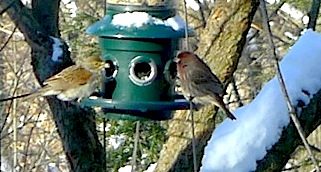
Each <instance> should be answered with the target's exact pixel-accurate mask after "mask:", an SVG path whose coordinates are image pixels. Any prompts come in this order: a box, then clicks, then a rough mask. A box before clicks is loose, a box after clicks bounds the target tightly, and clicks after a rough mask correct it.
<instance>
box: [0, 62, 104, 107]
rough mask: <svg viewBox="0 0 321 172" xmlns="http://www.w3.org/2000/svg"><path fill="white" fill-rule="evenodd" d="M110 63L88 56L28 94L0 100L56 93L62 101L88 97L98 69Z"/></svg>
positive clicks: (92, 89) (93, 85)
mask: <svg viewBox="0 0 321 172" xmlns="http://www.w3.org/2000/svg"><path fill="white" fill-rule="evenodd" d="M109 66H110V65H109V64H108V63H106V62H104V61H102V60H101V59H100V58H98V57H93V58H88V59H85V60H84V61H83V63H82V64H81V66H79V65H72V66H69V67H67V68H66V69H63V70H62V71H61V72H59V73H58V74H56V75H54V76H52V77H50V78H48V79H47V80H45V81H44V82H43V85H44V86H43V87H42V88H40V89H38V90H37V91H35V92H33V93H29V94H24V95H20V96H16V97H10V98H6V99H0V102H3V101H8V100H12V99H15V98H24V100H26V99H30V98H33V97H37V96H52V95H56V96H57V98H58V99H60V100H63V101H71V100H74V99H78V100H80V99H82V98H85V97H89V96H90V95H91V94H92V93H93V92H94V91H95V90H96V88H97V87H98V84H99V79H100V77H99V76H100V73H99V72H100V71H101V70H102V69H103V68H104V67H105V68H108V67H109Z"/></svg>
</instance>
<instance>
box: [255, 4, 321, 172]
mask: <svg viewBox="0 0 321 172" xmlns="http://www.w3.org/2000/svg"><path fill="white" fill-rule="evenodd" d="M260 7H261V12H262V17H263V25H264V28H265V30H266V32H267V34H268V41H269V46H270V48H271V51H270V53H271V56H272V57H273V59H274V60H275V69H276V74H277V78H278V81H279V83H280V85H281V90H282V93H283V95H284V98H285V100H286V104H287V108H288V110H289V113H290V117H291V119H292V121H293V122H294V125H295V127H296V129H297V130H298V133H299V135H300V137H301V139H302V141H303V144H304V146H305V148H306V149H307V151H308V153H309V155H310V157H311V159H312V161H313V163H314V165H315V167H316V170H317V172H320V167H319V165H318V162H317V160H316V158H315V156H314V154H313V153H312V151H311V148H310V146H309V144H308V141H307V139H306V137H305V134H304V132H303V129H302V127H301V124H300V121H299V119H298V118H297V115H296V112H295V109H294V107H293V105H292V104H291V101H290V96H289V94H288V92H287V89H286V87H285V83H284V79H283V76H282V74H281V70H280V66H279V63H278V60H277V56H276V51H275V46H274V42H273V38H272V32H271V28H270V25H269V22H268V21H269V20H268V15H267V9H266V5H265V1H264V0H260Z"/></svg>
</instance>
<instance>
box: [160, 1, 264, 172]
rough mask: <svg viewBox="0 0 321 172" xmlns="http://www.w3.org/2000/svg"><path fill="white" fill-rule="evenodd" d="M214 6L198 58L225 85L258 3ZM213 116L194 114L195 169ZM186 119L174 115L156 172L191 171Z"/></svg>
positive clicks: (206, 112) (205, 112)
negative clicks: (203, 60)
mask: <svg viewBox="0 0 321 172" xmlns="http://www.w3.org/2000/svg"><path fill="white" fill-rule="evenodd" d="M215 3H216V7H215V9H213V11H212V13H211V14H210V16H209V19H208V21H207V24H206V27H205V29H204V31H203V33H202V34H201V35H200V44H199V48H198V50H197V54H199V55H200V56H201V57H203V58H204V59H205V60H206V61H207V62H208V64H209V66H210V67H211V68H212V69H213V71H214V72H215V73H216V74H217V75H218V77H219V78H220V79H221V80H222V82H223V83H224V84H227V83H228V82H229V81H230V80H231V79H232V74H233V72H234V71H235V70H236V66H237V63H238V60H239V57H240V56H241V53H242V49H243V46H244V44H245V39H246V35H247V33H248V30H249V28H250V24H251V21H252V19H253V16H254V13H255V11H256V10H257V8H258V1H257V0H231V1H229V2H226V1H225V0H222V1H216V2H215ZM213 114H214V112H213V109H211V108H204V109H202V110H200V111H199V112H195V113H194V119H195V136H196V155H197V165H198V168H199V167H200V166H201V158H202V155H203V152H204V147H205V146H206V144H207V141H208V140H209V138H210V136H211V134H212V132H213V130H214V125H215V123H214V120H213ZM188 116H189V114H188V112H187V111H179V112H178V113H176V114H175V115H174V120H172V121H171V123H170V126H169V129H168V135H169V139H168V140H167V142H166V143H165V145H164V146H163V149H162V151H161V155H160V159H159V161H158V162H157V167H156V170H155V171H156V172H165V171H175V172H177V171H193V158H192V155H193V154H192V145H191V122H190V120H186V119H187V117H188ZM188 119H190V117H188Z"/></svg>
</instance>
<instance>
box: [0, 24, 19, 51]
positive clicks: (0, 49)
mask: <svg viewBox="0 0 321 172" xmlns="http://www.w3.org/2000/svg"><path fill="white" fill-rule="evenodd" d="M17 28H18V25H16V26H15V27H14V29H13V31H12V33H11V34H10V35H9V37H8V39H7V40H6V42H5V43H4V44H3V46H2V47H1V48H0V52H1V51H2V50H3V49H4V48H5V47H6V46H7V45H8V43H9V42H10V40H11V38H12V37H13V35H14V33H15V31H16V30H17Z"/></svg>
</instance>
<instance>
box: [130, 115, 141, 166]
mask: <svg viewBox="0 0 321 172" xmlns="http://www.w3.org/2000/svg"><path fill="white" fill-rule="evenodd" d="M139 128H140V121H137V123H136V132H135V140H134V150H133V155H132V170H131V172H134V171H135V169H136V167H137V164H136V162H137V145H138V140H139Z"/></svg>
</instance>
